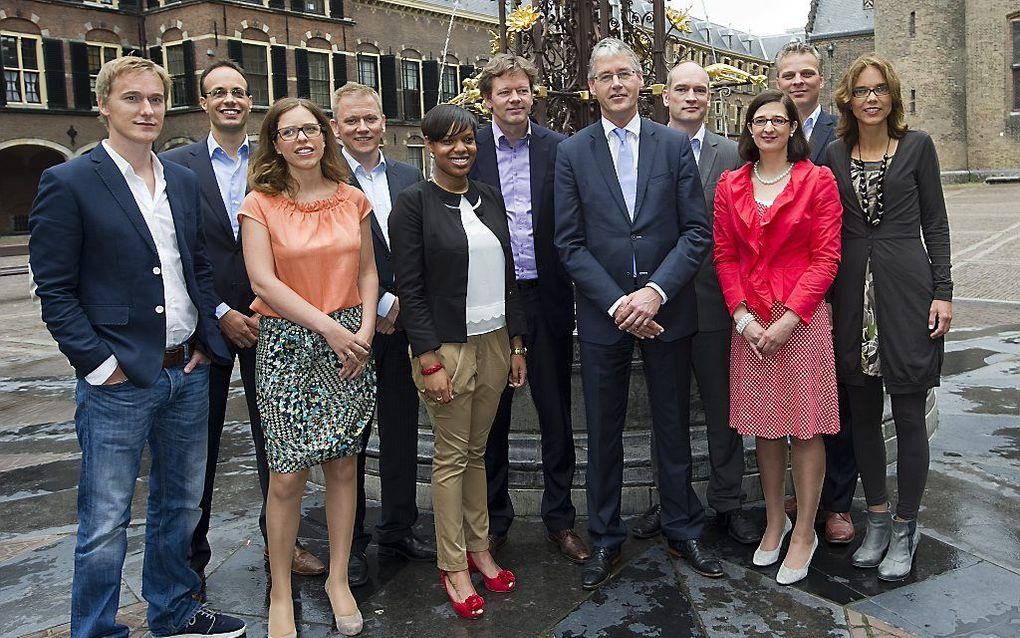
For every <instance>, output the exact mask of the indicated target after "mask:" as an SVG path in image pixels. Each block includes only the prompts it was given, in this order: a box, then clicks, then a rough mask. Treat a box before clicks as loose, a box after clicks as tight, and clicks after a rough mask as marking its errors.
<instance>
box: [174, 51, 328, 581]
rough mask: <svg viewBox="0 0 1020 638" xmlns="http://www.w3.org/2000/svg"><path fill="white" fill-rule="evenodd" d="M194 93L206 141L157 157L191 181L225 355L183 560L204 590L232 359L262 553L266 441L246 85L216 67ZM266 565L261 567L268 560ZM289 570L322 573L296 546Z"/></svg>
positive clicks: (212, 378)
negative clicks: (240, 214) (258, 506)
mask: <svg viewBox="0 0 1020 638" xmlns="http://www.w3.org/2000/svg"><path fill="white" fill-rule="evenodd" d="M199 88H200V89H201V91H202V97H201V99H200V104H201V105H202V108H203V109H204V110H205V112H206V114H208V116H209V128H210V131H209V135H208V136H206V137H204V138H202V139H201V140H199V141H198V142H195V143H194V144H188V145H186V146H182V147H179V148H175V149H173V150H170V151H166V152H164V153H162V154H161V157H162V158H163V159H167V160H170V161H171V162H176V163H178V164H181V165H182V166H187V167H188V168H190V169H191V170H193V171H195V174H196V175H198V184H199V187H200V188H201V191H202V227H203V230H204V231H205V238H206V246H207V249H208V252H209V261H211V262H212V268H213V284H214V285H215V289H216V298H217V304H216V318H217V319H218V320H219V326H220V331H221V332H222V333H223V336H224V337H226V338H227V345H228V346H229V347H230V354H231V357H230V362H229V363H227V364H226V365H218V364H214V365H213V366H212V368H210V370H209V462H208V466H207V467H206V471H205V489H204V490H203V493H202V518H201V519H200V520H199V522H198V527H197V528H196V529H195V537H194V538H193V539H192V541H191V554H190V556H189V560H190V562H191V568H192V569H194V570H195V571H196V572H197V573H198V575H199V576H200V577H201V578H202V583H203V584H204V583H205V568H206V565H208V564H209V560H210V558H211V557H212V552H211V549H210V547H209V539H208V532H209V516H210V513H211V510H212V496H213V485H214V482H215V480H216V464H217V462H218V461H219V455H220V438H221V437H222V435H223V420H224V418H225V416H226V410H227V395H228V392H229V390H230V377H231V375H232V374H233V372H234V360H235V358H236V359H237V360H239V361H240V362H241V381H242V383H243V384H244V398H245V401H246V402H247V404H248V418H249V420H250V422H251V438H252V441H254V443H255V465H256V468H257V469H258V474H259V487H260V488H261V490H262V511H261V512H260V513H259V529H260V530H261V532H262V541H263V545H264V546H267V547H268V544H267V543H266V542H265V541H266V494H267V492H268V491H269V465H268V464H267V462H266V438H265V434H264V433H263V431H262V421H261V420H260V419H259V408H258V404H257V403H256V402H255V341H256V340H257V339H258V334H259V317H258V315H256V314H255V313H253V312H252V311H251V309H250V308H249V306H250V305H251V302H252V301H253V300H254V299H255V293H254V292H252V290H251V284H250V283H249V282H248V272H247V270H246V269H245V267H244V254H243V253H242V251H241V236H240V234H239V230H240V225H239V223H238V221H237V211H238V210H239V209H240V208H241V202H242V201H243V200H244V196H245V194H246V193H247V191H248V158H249V156H250V154H251V151H252V150H253V149H252V145H251V144H250V143H249V141H248V134H247V128H246V126H247V123H248V115H249V114H250V113H251V96H250V95H249V94H248V79H247V77H246V76H245V74H244V70H243V69H242V68H241V67H240V66H238V65H237V63H235V62H233V61H231V60H219V61H217V62H213V63H212V64H210V65H209V66H208V67H206V69H205V70H204V71H203V72H202V75H201V77H200V78H199ZM265 558H266V564H267V565H268V564H269V562H268V553H266V554H265ZM292 570H293V572H294V573H295V574H300V575H303V576H314V575H316V574H321V573H323V572H325V571H326V567H325V565H323V564H322V561H320V560H319V559H318V558H316V557H315V556H313V555H312V554H311V553H309V552H308V551H306V550H305V549H304V548H302V547H301V546H300V545H296V546H295V547H294V562H293V567H292Z"/></svg>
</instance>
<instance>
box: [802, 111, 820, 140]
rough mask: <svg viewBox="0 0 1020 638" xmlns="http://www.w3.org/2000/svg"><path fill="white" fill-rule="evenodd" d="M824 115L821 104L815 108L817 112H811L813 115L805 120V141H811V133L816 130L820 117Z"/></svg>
mask: <svg viewBox="0 0 1020 638" xmlns="http://www.w3.org/2000/svg"><path fill="white" fill-rule="evenodd" d="M821 114H822V105H821V104H819V105H818V106H816V107H815V110H813V111H811V115H809V116H807V119H806V120H804V139H806V140H808V141H809V142H810V141H811V133H812V132H814V130H815V124H817V123H818V116H819V115H821Z"/></svg>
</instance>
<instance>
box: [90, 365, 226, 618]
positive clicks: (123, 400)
mask: <svg viewBox="0 0 1020 638" xmlns="http://www.w3.org/2000/svg"><path fill="white" fill-rule="evenodd" d="M75 400H76V402H77V411H76V412H75V417H74V421H75V429H76V430H77V433H78V443H79V444H80V445H81V452H82V454H81V476H80V479H79V482H78V540H77V545H76V546H75V549H74V581H73V584H72V587H71V636H72V638H99V637H100V636H102V637H118V638H127V636H128V628H127V627H125V626H124V625H118V624H117V623H116V614H117V607H118V603H119V600H120V582H121V571H122V569H123V567H124V556H125V554H126V553H127V527H128V522H129V521H130V519H131V497H132V495H133V494H134V491H135V481H136V479H137V478H138V468H139V464H140V462H141V457H142V450H143V449H144V447H145V444H146V443H148V444H149V449H150V452H151V456H152V467H151V469H150V470H149V503H148V513H147V517H146V524H145V562H144V566H143V569H142V596H143V597H144V598H145V600H146V601H148V603H149V608H148V621H149V629H150V630H151V631H152V634H153V635H154V636H165V635H169V634H172V633H175V631H177V630H178V629H179V628H181V627H183V626H184V625H185V623H187V622H188V621H189V620H190V619H191V617H192V616H194V614H195V612H196V611H198V608H199V604H198V603H197V602H195V601H194V600H193V599H192V598H191V593H192V592H194V591H198V589H199V588H200V587H201V581H200V580H199V578H198V575H197V574H195V572H193V571H191V569H190V567H189V566H188V547H189V545H190V543H191V536H192V534H193V533H194V531H195V526H196V525H197V524H198V519H199V517H200V516H201V514H202V511H201V509H200V508H199V502H200V501H201V499H202V485H203V478H204V476H205V463H206V454H207V451H206V440H207V438H208V429H207V428H206V419H207V414H208V412H209V367H208V366H198V367H197V368H196V369H195V370H194V371H192V372H191V373H190V374H184V368H183V367H176V368H169V369H166V370H164V371H163V372H162V373H161V374H160V376H159V378H158V379H157V381H156V382H155V383H154V384H153V385H152V386H151V387H148V388H139V387H137V386H135V385H133V384H132V383H131V382H130V381H125V382H124V383H121V384H118V385H114V386H92V385H89V384H88V383H87V382H86V381H84V380H79V381H78V386H77V389H76V391H75Z"/></svg>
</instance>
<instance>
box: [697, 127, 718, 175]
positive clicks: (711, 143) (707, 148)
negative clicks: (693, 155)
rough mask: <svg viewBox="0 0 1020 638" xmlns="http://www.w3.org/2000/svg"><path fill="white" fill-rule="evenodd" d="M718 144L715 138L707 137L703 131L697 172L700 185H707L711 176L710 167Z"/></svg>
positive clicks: (711, 167)
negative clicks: (703, 135)
mask: <svg viewBox="0 0 1020 638" xmlns="http://www.w3.org/2000/svg"><path fill="white" fill-rule="evenodd" d="M718 144H719V142H718V141H717V140H715V139H714V138H712V137H709V134H708V132H707V131H706V132H705V139H704V141H703V142H702V144H701V157H700V158H699V160H698V174H699V175H701V187H702V188H705V187H706V186H708V180H709V178H710V177H711V176H712V169H713V168H714V167H715V158H716V155H717V153H716V150H715V147H716V146H717V145H718Z"/></svg>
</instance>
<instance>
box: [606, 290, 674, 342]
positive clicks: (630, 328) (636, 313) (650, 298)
mask: <svg viewBox="0 0 1020 638" xmlns="http://www.w3.org/2000/svg"><path fill="white" fill-rule="evenodd" d="M661 306H662V297H661V296H660V295H659V293H658V291H656V290H655V289H654V288H651V287H649V286H645V287H643V288H640V289H638V290H635V291H634V292H632V293H630V294H629V295H627V296H625V297H624V298H623V301H622V302H620V305H619V306H618V307H617V308H616V312H614V313H613V321H615V322H616V327H617V328H619V329H620V330H624V331H626V332H629V333H630V334H632V335H634V336H635V337H637V338H638V339H654V338H655V337H658V336H659V335H661V334H662V332H663V330H664V329H663V327H662V326H660V325H659V323H658V322H657V321H655V316H656V315H657V314H659V308H660V307H661Z"/></svg>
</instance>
